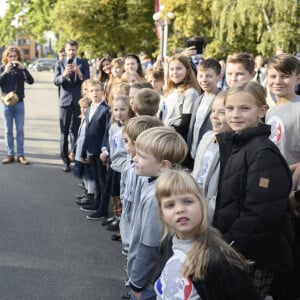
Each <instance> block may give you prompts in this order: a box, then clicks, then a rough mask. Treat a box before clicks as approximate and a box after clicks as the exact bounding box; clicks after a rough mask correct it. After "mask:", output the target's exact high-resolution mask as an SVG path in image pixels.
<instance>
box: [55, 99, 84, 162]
mask: <svg viewBox="0 0 300 300" xmlns="http://www.w3.org/2000/svg"><path fill="white" fill-rule="evenodd" d="M79 116H80V108H79V105H74V104H71V105H70V106H66V107H60V108H59V123H60V156H61V158H62V160H63V162H64V163H68V164H69V163H70V159H69V135H70V142H71V149H72V150H73V149H74V147H75V146H74V145H75V142H76V139H77V134H78V129H79V126H80V118H79Z"/></svg>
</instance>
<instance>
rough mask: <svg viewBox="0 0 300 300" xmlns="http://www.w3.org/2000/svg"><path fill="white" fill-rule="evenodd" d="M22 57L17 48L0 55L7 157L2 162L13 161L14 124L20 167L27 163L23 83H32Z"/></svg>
mask: <svg viewBox="0 0 300 300" xmlns="http://www.w3.org/2000/svg"><path fill="white" fill-rule="evenodd" d="M22 61H23V55H22V52H21V50H20V49H19V48H17V47H15V46H10V47H8V48H7V49H6V50H5V51H4V53H3V55H2V66H1V67H0V87H1V91H2V98H1V100H2V113H3V119H4V128H5V142H6V147H7V157H6V158H5V159H4V160H3V161H2V163H3V164H9V163H12V162H14V161H15V151H14V136H13V123H14V121H15V124H16V131H17V136H16V141H17V161H18V162H19V163H21V164H22V165H28V164H29V162H28V161H27V159H25V157H24V116H25V111H24V97H25V95H24V83H25V81H26V82H27V83H28V84H32V83H33V82H34V79H33V77H32V76H31V74H30V73H29V71H28V70H27V69H26V68H25V67H24V65H23V63H22Z"/></svg>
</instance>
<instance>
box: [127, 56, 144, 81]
mask: <svg viewBox="0 0 300 300" xmlns="http://www.w3.org/2000/svg"><path fill="white" fill-rule="evenodd" d="M124 69H125V71H126V72H127V71H128V72H130V73H132V72H137V73H138V75H139V76H140V77H141V78H144V72H143V67H142V64H141V60H140V58H139V57H138V56H137V55H135V54H128V55H126V56H125V59H124Z"/></svg>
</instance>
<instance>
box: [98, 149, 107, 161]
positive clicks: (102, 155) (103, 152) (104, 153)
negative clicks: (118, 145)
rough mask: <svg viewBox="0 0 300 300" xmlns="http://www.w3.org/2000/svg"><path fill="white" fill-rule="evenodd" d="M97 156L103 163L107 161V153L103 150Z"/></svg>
mask: <svg viewBox="0 0 300 300" xmlns="http://www.w3.org/2000/svg"><path fill="white" fill-rule="evenodd" d="M99 157H100V159H101V160H102V162H103V163H106V162H107V157H108V155H107V153H106V152H105V151H102V152H101V154H100V156H99Z"/></svg>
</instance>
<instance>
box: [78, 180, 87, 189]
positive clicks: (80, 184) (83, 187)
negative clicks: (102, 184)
mask: <svg viewBox="0 0 300 300" xmlns="http://www.w3.org/2000/svg"><path fill="white" fill-rule="evenodd" d="M78 186H79V187H80V188H81V189H83V190H84V191H85V190H86V188H85V185H84V183H83V182H79V183H78Z"/></svg>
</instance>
